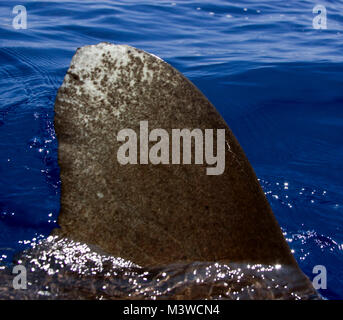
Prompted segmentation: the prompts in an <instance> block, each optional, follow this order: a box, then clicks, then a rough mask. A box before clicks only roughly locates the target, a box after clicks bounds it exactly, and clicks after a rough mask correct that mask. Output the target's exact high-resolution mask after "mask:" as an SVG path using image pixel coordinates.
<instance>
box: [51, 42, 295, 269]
mask: <svg viewBox="0 0 343 320" xmlns="http://www.w3.org/2000/svg"><path fill="white" fill-rule="evenodd" d="M140 121H148V123H149V130H150V131H151V130H153V129H156V128H162V129H165V130H167V132H168V133H169V135H170V136H171V133H172V131H171V130H172V129H184V128H187V129H190V130H192V129H195V128H198V129H201V130H202V131H203V132H204V130H205V129H214V130H215V131H216V130H217V129H225V144H226V147H225V171H224V172H223V174H221V175H207V174H206V168H207V164H206V163H204V164H202V165H198V164H197V165H195V164H187V165H186V164H179V165H176V164H171V163H170V164H158V165H154V164H151V163H149V164H139V163H138V164H136V165H132V164H127V165H121V164H120V163H119V162H118V161H117V152H118V148H119V147H120V146H121V145H122V142H118V141H117V135H118V132H119V131H120V130H122V129H125V128H130V129H133V130H134V131H135V132H137V133H139V125H140ZM55 130H56V134H57V138H58V143H59V147H58V162H59V166H60V170H61V181H62V187H61V211H60V214H59V218H58V223H59V225H60V227H61V228H60V229H58V230H55V231H54V233H57V234H59V235H60V236H64V237H68V238H71V239H74V240H76V241H83V242H85V243H88V244H94V245H97V246H99V247H100V248H102V249H103V250H104V252H107V253H109V254H111V255H114V256H119V257H123V258H125V259H128V260H130V261H133V262H134V263H137V264H138V265H141V266H151V265H161V264H168V263H176V262H184V263H185V262H194V261H224V262H230V263H262V264H282V265H291V266H294V267H296V266H297V265H296V262H295V260H294V258H293V256H292V254H291V252H290V249H289V247H288V245H287V243H286V241H285V239H284V237H283V235H282V232H281V229H280V227H279V225H278V223H277V221H276V219H275V218H274V215H273V213H272V211H271V208H270V206H269V204H268V202H267V200H266V198H265V195H264V193H263V191H262V189H261V187H260V185H259V183H258V180H257V178H256V175H255V173H254V171H253V169H252V167H251V165H250V164H249V162H248V160H247V158H246V156H245V154H244V152H243V151H242V149H241V147H240V145H239V143H238V142H237V140H236V139H235V137H234V136H233V134H232V132H231V131H230V129H229V127H228V126H227V124H226V123H225V121H224V120H223V118H222V117H221V116H220V115H219V113H218V112H217V111H216V109H215V108H214V107H213V105H212V104H211V103H210V102H209V101H208V100H207V99H206V97H205V96H204V95H203V94H202V93H201V92H200V91H199V90H198V89H197V88H196V87H195V86H194V85H193V84H192V83H191V82H190V81H189V80H188V79H186V78H185V77H184V76H183V75H182V74H181V73H180V72H178V71H177V70H176V69H174V68H173V67H171V66H170V65H169V64H168V63H166V62H164V61H163V60H161V59H159V58H158V57H156V56H154V55H151V54H149V53H146V52H144V51H142V50H139V49H136V48H133V47H130V46H127V45H113V44H109V43H100V44H98V45H90V46H85V47H82V48H79V49H78V50H77V52H76V54H75V55H74V57H73V59H72V62H71V65H70V68H69V70H68V72H67V74H66V76H65V78H64V82H63V84H62V86H61V87H60V89H59V91H58V95H57V98H56V102H55ZM138 143H139V141H138ZM138 154H139V148H138ZM138 159H139V158H138Z"/></svg>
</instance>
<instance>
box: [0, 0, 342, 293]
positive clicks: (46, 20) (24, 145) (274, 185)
mask: <svg viewBox="0 0 343 320" xmlns="http://www.w3.org/2000/svg"><path fill="white" fill-rule="evenodd" d="M318 3H319V2H317V1H308V0H302V1H299V0H298V1H282V0H269V1H267V0H261V1H255V0H248V1H235V2H229V1H223V0H214V1H176V0H175V1H173V2H171V1H152V0H150V1H138V0H128V1H86V0H84V1H20V2H17V1H6V2H4V1H1V2H0V39H1V42H0V58H1V65H0V230H1V232H0V263H6V262H8V261H10V259H11V257H12V255H13V253H14V252H16V251H18V250H20V249H22V248H25V246H27V245H28V244H29V243H30V242H34V241H37V240H38V239H40V238H43V237H46V236H47V235H48V234H49V232H50V230H51V229H52V228H54V227H55V226H56V220H57V217H58V212H59V192H60V189H59V188H60V180H59V168H58V165H57V152H56V150H57V141H56V137H55V133H54V128H53V107H54V99H55V96H56V93H57V89H58V88H59V86H60V85H61V83H62V81H63V78H64V75H65V73H66V71H67V69H68V66H69V63H70V60H71V58H72V56H73V54H74V52H75V50H76V49H77V48H78V47H80V46H83V45H88V44H96V43H98V42H101V41H108V42H112V43H117V44H129V45H132V46H135V47H138V48H141V49H143V50H146V51H148V52H151V53H154V54H155V55H158V56H160V57H161V58H162V59H164V60H166V61H167V62H169V63H170V64H171V65H173V66H174V67H176V68H177V69H179V70H180V71H181V72H182V73H184V74H185V75H186V76H187V77H188V78H189V79H190V80H191V81H193V82H194V83H195V84H196V85H197V86H198V87H199V88H200V89H201V90H202V92H203V93H204V94H205V95H206V96H207V97H208V98H209V99H210V101H211V102H212V103H213V104H214V105H215V106H216V108H217V109H218V110H219V112H220V113H221V114H222V116H223V117H224V119H225V120H226V122H227V123H228V125H229V126H230V128H231V129H232V131H233V132H234V134H235V135H236V137H237V138H238V140H239V142H240V143H241V145H242V147H243V149H244V150H245V152H246V154H247V156H248V158H249V160H250V161H251V163H252V165H253V167H254V169H255V171H256V173H257V175H258V177H259V179H260V183H261V185H262V187H263V189H264V191H265V192H266V195H267V197H268V200H269V202H270V203H271V206H272V208H273V211H274V213H275V215H276V217H277V219H278V221H279V224H280V226H281V227H282V229H283V231H284V234H285V236H286V239H287V241H288V243H289V245H290V247H291V249H292V250H293V252H294V255H295V257H296V259H297V261H298V262H299V264H300V267H301V268H302V270H303V271H304V272H305V273H306V274H307V275H308V276H309V277H310V279H313V277H314V276H315V275H314V274H313V273H312V270H313V267H314V266H315V265H324V266H325V267H326V269H327V276H328V284H327V289H326V290H321V293H322V294H323V295H324V297H326V298H328V299H342V298H343V233H342V228H343V185H342V182H343V161H342V159H343V54H342V53H343V3H342V2H341V1H335V0H332V1H320V4H322V5H324V6H325V7H326V9H327V29H326V30H323V29H322V30H320V29H319V30H318V29H314V28H313V26H312V20H313V18H314V16H315V14H313V12H312V9H313V7H314V6H315V5H316V4H318ZM16 5H23V6H25V8H26V11H27V29H15V28H13V26H12V20H13V18H14V17H15V15H16V14H14V13H13V12H12V10H13V8H14V7H15V6H16Z"/></svg>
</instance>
